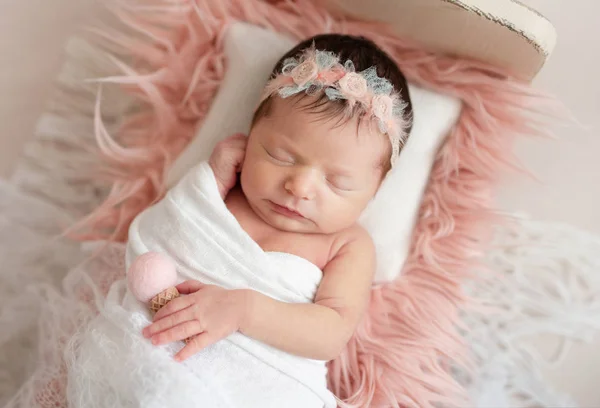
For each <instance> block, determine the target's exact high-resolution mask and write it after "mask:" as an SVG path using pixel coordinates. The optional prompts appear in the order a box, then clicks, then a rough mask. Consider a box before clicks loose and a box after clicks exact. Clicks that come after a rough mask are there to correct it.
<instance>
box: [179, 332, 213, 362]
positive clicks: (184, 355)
mask: <svg viewBox="0 0 600 408" xmlns="http://www.w3.org/2000/svg"><path fill="white" fill-rule="evenodd" d="M217 341H219V338H218V337H214V336H211V334H210V333H208V332H203V333H200V334H199V335H197V336H194V337H193V338H191V339H190V341H189V342H188V344H187V345H186V346H185V347H184V348H182V349H181V351H180V352H179V353H177V354H176V355H175V360H177V361H183V360H186V359H188V358H190V357H191V356H193V355H194V354H196V353H197V352H199V351H201V350H202V349H205V348H206V347H208V346H210V345H212V344H214V343H216V342H217Z"/></svg>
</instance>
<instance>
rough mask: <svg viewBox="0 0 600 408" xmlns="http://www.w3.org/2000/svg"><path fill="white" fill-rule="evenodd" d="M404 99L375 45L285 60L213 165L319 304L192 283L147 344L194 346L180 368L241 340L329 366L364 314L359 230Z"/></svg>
mask: <svg viewBox="0 0 600 408" xmlns="http://www.w3.org/2000/svg"><path fill="white" fill-rule="evenodd" d="M407 92H408V91H407V85H406V82H405V79H404V77H403V75H402V74H401V72H400V71H399V69H398V67H397V66H396V64H395V63H394V62H393V61H392V60H391V59H390V58H389V57H388V56H387V55H386V54H385V53H384V52H383V51H381V50H380V49H379V48H377V47H376V46H375V45H374V44H373V43H372V42H370V41H368V40H365V39H362V38H356V37H350V36H342V35H335V34H334V35H321V36H318V37H315V38H311V39H309V40H306V41H305V42H303V43H301V44H299V45H298V46H296V47H295V48H294V49H292V50H291V51H289V52H288V53H287V55H285V56H284V57H283V58H282V59H281V60H280V62H279V63H278V64H277V66H276V67H275V69H274V72H273V75H272V79H271V80H270V82H269V84H268V85H267V87H266V90H265V93H264V96H263V100H262V103H261V104H260V105H259V107H258V109H257V111H256V113H255V116H254V120H253V124H252V129H251V132H250V134H249V135H248V137H246V136H244V135H234V136H232V137H229V138H228V139H226V140H224V141H222V142H221V143H219V144H218V145H217V146H216V148H215V150H214V152H213V153H212V155H211V157H210V160H209V164H210V166H211V168H212V170H213V171H214V175H215V178H216V180H217V183H218V187H219V191H220V194H221V196H222V198H223V199H224V200H225V203H226V205H227V208H228V209H229V211H230V212H231V213H232V214H233V215H234V216H235V218H236V219H237V221H238V222H239V224H240V225H241V227H242V228H243V229H244V230H245V231H246V232H247V234H248V235H249V236H250V237H251V238H252V239H253V240H254V241H255V242H256V243H257V244H258V245H260V247H261V248H262V249H263V250H264V251H267V252H284V253H290V254H294V255H297V256H299V257H302V258H304V259H306V260H308V261H310V262H312V263H313V264H314V265H316V266H317V267H319V268H320V269H321V270H322V271H323V279H322V281H321V283H320V286H319V288H318V291H317V293H316V297H315V299H314V303H311V304H289V303H284V302H278V301H275V300H273V299H271V298H269V297H268V296H265V295H262V294H261V293H259V292H256V291H252V290H246V289H241V290H225V289H222V288H219V287H216V286H208V285H203V284H201V283H199V282H195V281H187V282H185V283H183V284H181V285H179V286H178V289H179V290H180V292H182V293H184V294H187V296H183V297H181V298H179V299H176V300H174V301H172V302H171V303H170V304H168V305H167V306H166V307H165V308H163V309H162V310H161V311H160V312H159V313H158V314H157V315H156V316H155V319H154V323H153V324H152V325H150V326H149V327H147V328H146V329H145V330H144V335H145V336H146V337H149V338H151V339H152V342H153V343H154V344H164V343H169V342H173V341H177V340H183V339H185V338H188V337H191V336H193V341H191V342H190V343H189V344H188V345H187V346H186V347H185V348H184V349H183V350H181V352H179V354H178V355H177V356H176V358H177V359H179V360H184V359H186V358H187V357H189V356H191V355H193V354H194V353H196V352H198V351H199V350H201V349H203V348H204V347H206V346H208V345H210V344H213V343H214V342H216V341H218V340H220V339H222V338H223V337H226V336H228V335H229V334H231V333H233V332H235V331H238V330H239V331H240V332H241V333H243V334H245V335H247V336H248V337H251V338H254V339H256V340H260V341H262V342H264V343H266V344H269V345H271V346H273V347H276V348H278V349H280V350H284V351H286V352H289V353H292V354H295V355H298V356H302V357H307V358H311V359H319V360H331V359H334V358H335V357H336V356H337V355H338V354H339V353H340V351H341V350H342V348H343V347H344V346H345V344H346V343H347V341H348V340H349V338H350V337H351V335H352V333H353V331H354V329H355V327H356V325H357V324H358V322H359V320H360V318H361V316H362V314H363V312H364V310H365V307H366V305H367V301H368V295H369V289H370V287H371V283H372V278H373V273H374V270H375V251H374V247H373V244H372V241H371V238H370V237H369V235H368V234H367V232H366V231H365V230H364V229H363V228H361V227H360V226H359V225H358V224H357V219H358V217H359V216H360V214H361V212H362V211H363V209H364V208H365V207H366V205H367V204H368V203H369V201H370V200H371V199H372V198H373V196H374V195H375V193H376V191H377V189H378V188H379V186H380V184H381V182H382V180H383V178H384V177H385V175H386V173H387V172H388V171H389V170H390V168H391V166H392V164H393V161H394V160H395V159H396V157H397V156H398V153H399V151H400V147H401V146H402V144H403V142H404V141H405V139H406V134H407V131H408V118H409V117H410V113H409V102H408V101H409V98H408V94H407ZM400 93H401V94H400ZM238 172H239V173H240V177H239V180H238ZM317 334H318V335H317Z"/></svg>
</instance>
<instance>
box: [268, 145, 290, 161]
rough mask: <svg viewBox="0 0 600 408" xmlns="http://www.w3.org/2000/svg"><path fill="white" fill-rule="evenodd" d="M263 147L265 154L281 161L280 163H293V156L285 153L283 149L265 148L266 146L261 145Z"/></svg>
mask: <svg viewBox="0 0 600 408" xmlns="http://www.w3.org/2000/svg"><path fill="white" fill-rule="evenodd" d="M263 149H264V150H265V152H266V153H267V155H268V156H269V157H270V158H272V159H273V160H275V161H278V162H281V163H286V164H293V163H294V158H293V157H292V156H291V155H290V154H289V153H286V152H285V151H283V150H280V149H267V148H266V147H264V146H263Z"/></svg>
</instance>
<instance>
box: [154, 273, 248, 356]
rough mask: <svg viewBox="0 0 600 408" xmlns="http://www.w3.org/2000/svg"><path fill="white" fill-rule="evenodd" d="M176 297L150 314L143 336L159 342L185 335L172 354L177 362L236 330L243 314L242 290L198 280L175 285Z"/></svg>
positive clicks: (244, 303) (244, 308) (158, 343)
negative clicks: (225, 287)
mask: <svg viewBox="0 0 600 408" xmlns="http://www.w3.org/2000/svg"><path fill="white" fill-rule="evenodd" d="M177 289H178V290H179V292H180V293H182V294H185V295H186V296H180V297H178V298H176V299H173V300H172V301H170V302H169V303H167V304H166V305H165V306H164V307H163V308H162V309H160V310H159V311H158V313H156V315H155V316H154V323H152V324H151V325H149V326H148V327H146V328H145V329H144V331H143V335H144V337H146V338H150V339H151V340H152V344H154V345H160V344H167V343H171V342H174V341H179V340H184V339H187V338H189V342H188V343H187V345H186V346H185V347H184V348H183V349H182V350H181V351H180V352H179V353H177V355H176V356H175V359H176V360H177V361H183V360H185V359H186V358H188V357H190V356H192V355H194V354H196V353H197V352H199V351H200V350H202V349H203V348H205V347H208V346H210V345H211V344H214V343H216V342H217V341H219V340H221V339H224V338H225V337H227V336H229V335H230V334H232V333H234V332H236V331H238V330H239V328H240V325H241V324H242V322H243V319H244V318H245V314H246V310H247V307H246V298H247V297H246V296H245V295H244V294H245V291H243V290H227V289H223V288H220V287H218V286H214V285H205V284H202V283H200V282H198V281H193V280H190V281H186V282H184V283H182V284H180V285H178V286H177Z"/></svg>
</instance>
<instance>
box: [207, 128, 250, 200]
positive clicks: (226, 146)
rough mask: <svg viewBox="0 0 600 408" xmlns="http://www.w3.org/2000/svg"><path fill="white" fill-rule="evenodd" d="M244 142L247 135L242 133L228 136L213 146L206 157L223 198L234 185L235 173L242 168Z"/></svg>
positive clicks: (244, 152) (244, 150)
mask: <svg viewBox="0 0 600 408" xmlns="http://www.w3.org/2000/svg"><path fill="white" fill-rule="evenodd" d="M246 142H247V137H246V136H245V135H244V134H241V133H236V134H234V135H232V136H229V137H228V138H227V139H224V140H222V141H220V142H219V143H218V144H217V145H216V146H215V148H214V150H213V152H212V153H211V155H210V158H209V159H208V164H209V165H210V167H211V168H212V171H213V173H214V174H215V179H216V180H217V186H218V187H219V193H220V194H221V198H222V199H223V200H225V197H226V196H227V194H228V193H229V190H231V189H232V188H233V187H234V186H235V183H236V182H237V174H238V172H240V171H241V170H242V165H243V164H244V157H245V155H246Z"/></svg>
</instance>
